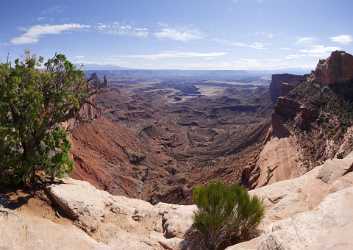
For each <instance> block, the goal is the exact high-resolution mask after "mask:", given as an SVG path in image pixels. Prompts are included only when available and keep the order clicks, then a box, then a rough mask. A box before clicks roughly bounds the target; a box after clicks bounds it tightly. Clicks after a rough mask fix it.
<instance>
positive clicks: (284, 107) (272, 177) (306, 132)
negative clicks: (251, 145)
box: [253, 51, 353, 186]
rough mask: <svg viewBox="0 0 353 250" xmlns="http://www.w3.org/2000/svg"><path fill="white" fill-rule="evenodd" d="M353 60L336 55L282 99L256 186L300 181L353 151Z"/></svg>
mask: <svg viewBox="0 0 353 250" xmlns="http://www.w3.org/2000/svg"><path fill="white" fill-rule="evenodd" d="M352 58H353V57H352V56H351V55H349V54H347V53H345V52H338V51H336V52H333V53H332V55H331V56H330V57H329V58H328V59H327V60H322V61H320V62H319V64H318V66H317V69H316V70H315V72H314V73H313V74H312V75H310V76H308V77H307V78H306V80H304V81H302V82H301V83H299V84H298V85H297V86H296V87H294V86H293V89H292V90H291V91H290V92H289V93H287V95H285V96H280V97H278V98H277V102H276V105H275V108H274V113H273V115H272V126H271V129H270V136H269V137H268V138H267V142H266V144H265V146H264V149H263V150H262V152H261V153H260V155H259V158H258V161H257V164H256V167H255V169H254V176H257V177H258V178H257V181H253V185H254V186H263V185H267V184H269V183H273V182H276V181H280V180H285V179H288V178H293V177H295V176H300V175H302V174H303V173H305V172H307V171H309V170H311V169H313V168H314V167H316V166H317V165H319V164H321V163H322V162H323V161H325V160H326V159H330V158H334V157H343V156H345V155H346V154H347V153H348V152H350V151H351V150H352V148H353V143H352V140H351V139H350V138H351V137H350V135H351V130H352V129H351V128H350V127H351V126H352V125H353V109H352V108H351V102H352V100H353V80H352V76H353V75H352V74H351V72H353V64H352V61H351V59H352ZM276 78H277V76H275V77H274V79H275V80H276ZM297 80H298V79H297ZM275 82H276V81H275ZM342 145H344V146H342Z"/></svg>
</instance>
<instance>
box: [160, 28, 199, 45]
mask: <svg viewBox="0 0 353 250" xmlns="http://www.w3.org/2000/svg"><path fill="white" fill-rule="evenodd" d="M154 35H155V37H157V38H159V39H170V40H175V41H181V42H187V41H191V40H198V39H202V38H204V36H203V34H202V33H201V32H200V31H198V30H191V29H175V28H169V27H164V28H162V29H161V30H160V31H158V32H155V33H154Z"/></svg>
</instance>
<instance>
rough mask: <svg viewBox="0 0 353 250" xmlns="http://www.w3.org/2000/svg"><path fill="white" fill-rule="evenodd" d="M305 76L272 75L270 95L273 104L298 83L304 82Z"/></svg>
mask: <svg viewBox="0 0 353 250" xmlns="http://www.w3.org/2000/svg"><path fill="white" fill-rule="evenodd" d="M305 78H306V77H305V76H302V75H292V74H275V75H272V81H271V84H270V93H271V99H272V102H273V103H275V102H276V100H277V98H278V97H279V96H286V95H287V94H288V93H289V92H290V91H291V90H292V89H294V88H295V87H296V86H297V85H298V84H299V83H301V82H303V81H305Z"/></svg>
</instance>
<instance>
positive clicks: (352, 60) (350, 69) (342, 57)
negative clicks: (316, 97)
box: [314, 51, 353, 85]
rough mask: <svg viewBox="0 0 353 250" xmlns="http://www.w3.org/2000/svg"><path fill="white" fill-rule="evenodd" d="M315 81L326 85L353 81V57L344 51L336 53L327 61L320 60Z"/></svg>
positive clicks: (315, 73)
mask: <svg viewBox="0 0 353 250" xmlns="http://www.w3.org/2000/svg"><path fill="white" fill-rule="evenodd" d="M314 79H315V80H316V81H317V82H320V83H322V84H325V85H330V84H336V83H340V82H347V81H350V80H353V56H352V55H350V54H348V53H346V52H344V51H334V52H332V54H331V55H330V57H329V58H327V59H326V60H320V61H319V63H318V65H317V67H316V70H315V72H314Z"/></svg>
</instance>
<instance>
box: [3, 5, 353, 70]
mask: <svg viewBox="0 0 353 250" xmlns="http://www.w3.org/2000/svg"><path fill="white" fill-rule="evenodd" d="M352 10H353V1H352V0H74V1H73V0H1V1H0V24H1V25H0V61H6V58H7V55H8V54H9V55H10V59H12V60H13V59H15V58H17V57H21V56H22V55H23V54H24V51H25V50H26V49H29V50H30V51H31V52H32V53H34V54H37V55H40V56H43V57H44V58H49V57H52V56H53V55H54V54H55V53H64V54H65V55H66V56H67V57H68V58H69V59H70V60H71V61H72V62H74V63H79V64H85V65H87V64H99V65H115V66H120V67H127V68H134V69H140V68H141V69H227V70H238V69H247V70H272V69H285V68H307V69H313V68H314V67H315V65H316V64H317V62H318V60H319V59H321V58H326V57H327V56H328V55H329V54H330V52H331V51H334V50H345V51H347V52H349V53H353V15H352Z"/></svg>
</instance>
